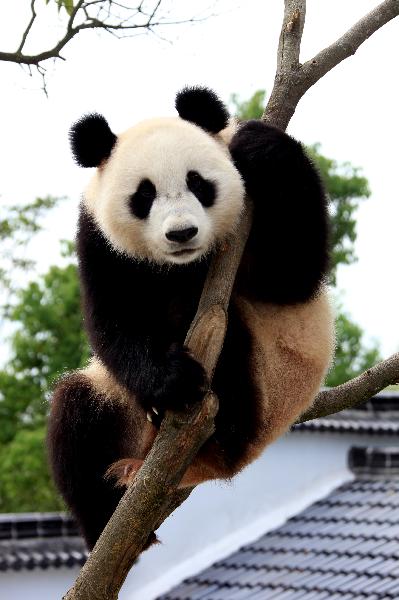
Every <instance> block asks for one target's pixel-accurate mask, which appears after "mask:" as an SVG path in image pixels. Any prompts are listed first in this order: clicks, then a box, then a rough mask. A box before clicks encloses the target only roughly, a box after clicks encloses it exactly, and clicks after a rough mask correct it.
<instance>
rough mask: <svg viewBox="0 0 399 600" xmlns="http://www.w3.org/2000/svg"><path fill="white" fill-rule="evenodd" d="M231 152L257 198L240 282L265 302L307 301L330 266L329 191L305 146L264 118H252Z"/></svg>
mask: <svg viewBox="0 0 399 600" xmlns="http://www.w3.org/2000/svg"><path fill="white" fill-rule="evenodd" d="M230 151H231V154H232V158H233V160H234V163H235V165H236V167H237V168H238V170H239V171H240V173H241V175H242V177H243V179H244V182H245V186H246V190H247V193H248V195H249V196H250V197H251V198H252V200H253V202H254V219H253V227H252V231H251V234H250V237H249V240H248V244H247V250H246V260H245V262H244V263H243V265H242V269H241V273H240V279H239V281H240V283H241V286H242V287H243V291H244V293H246V294H248V295H250V296H252V297H253V298H254V299H259V300H260V301H266V302H274V303H279V304H291V303H295V302H302V301H306V300H308V299H309V298H311V297H312V296H313V295H314V294H315V293H316V292H317V290H318V288H319V286H320V283H321V282H322V281H324V279H325V277H326V273H327V271H328V266H329V225H328V211H327V200H326V195H325V192H324V189H323V185H322V183H321V180H320V177H319V174H318V172H317V170H316V169H315V167H314V165H313V164H312V162H311V160H310V159H309V158H308V156H307V155H306V153H305V151H304V149H303V147H302V145H301V144H300V143H299V142H297V141H296V140H294V139H293V138H291V137H290V136H288V135H287V134H285V133H283V132H282V131H280V130H278V129H276V128H274V127H271V126H269V125H266V124H265V123H262V122H261V121H248V122H247V123H245V124H244V125H242V126H241V127H240V128H239V129H238V131H237V133H236V134H235V135H234V137H233V139H232V141H231V144H230Z"/></svg>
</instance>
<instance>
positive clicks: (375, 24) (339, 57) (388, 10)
mask: <svg viewBox="0 0 399 600" xmlns="http://www.w3.org/2000/svg"><path fill="white" fill-rule="evenodd" d="M398 15H399V0H385V2H382V3H381V4H380V5H379V6H377V7H376V8H374V10H372V11H371V12H369V13H368V14H367V15H365V16H364V17H363V18H362V19H360V21H358V22H357V23H356V24H355V25H354V26H353V27H351V28H350V29H349V30H348V31H347V32H346V33H345V34H344V35H343V36H342V37H340V38H339V39H338V40H337V41H336V42H334V43H333V44H331V46H328V47H327V48H324V50H321V52H319V53H318V54H316V56H314V57H313V58H312V59H310V60H308V61H307V62H306V63H304V64H303V65H302V67H301V72H302V74H303V78H304V81H305V82H306V90H308V89H309V88H310V87H311V86H312V85H314V84H315V83H316V82H317V81H318V80H319V79H320V78H321V77H323V75H325V74H326V73H328V71H331V69H333V68H334V67H336V66H337V65H338V64H339V63H340V62H341V61H343V60H344V59H345V58H348V57H350V56H352V55H353V54H355V52H356V51H357V50H358V48H359V46H360V45H361V44H363V42H365V41H366V40H367V39H368V38H369V37H370V36H371V35H373V33H375V32H376V31H378V29H380V28H381V27H382V26H383V25H385V24H386V23H388V22H389V21H391V20H392V19H394V18H395V17H397V16H398Z"/></svg>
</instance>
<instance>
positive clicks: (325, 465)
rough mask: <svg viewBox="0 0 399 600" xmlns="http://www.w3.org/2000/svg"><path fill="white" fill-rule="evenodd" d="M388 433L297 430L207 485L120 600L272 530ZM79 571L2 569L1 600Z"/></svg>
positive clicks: (148, 592) (55, 586) (58, 589)
mask: <svg viewBox="0 0 399 600" xmlns="http://www.w3.org/2000/svg"><path fill="white" fill-rule="evenodd" d="M389 443H390V442H389V439H387V438H385V439H384V438H383V437H377V436H373V437H369V436H355V435H342V434H327V433H323V434H317V433H311V434H309V433H304V432H303V433H294V434H290V435H287V436H285V437H283V438H281V439H280V440H278V441H277V442H275V443H274V444H273V445H272V446H270V447H269V448H268V449H267V450H266V451H265V452H264V454H263V455H262V456H261V457H260V458H259V459H258V460H257V461H256V462H255V463H253V464H252V465H251V466H250V467H248V468H247V469H246V470H245V471H244V472H243V473H241V474H240V475H239V476H238V477H236V478H235V479H234V481H233V482H232V483H229V484H226V483H207V484H203V485H202V486H199V487H198V488H197V489H196V490H195V491H194V492H193V493H192V494H191V496H190V498H189V499H188V500H187V501H186V502H185V503H184V505H183V506H181V507H180V508H179V509H177V510H176V511H175V513H174V514H173V515H172V516H171V517H170V518H169V519H168V520H167V521H166V522H165V523H164V524H163V525H162V526H161V527H160V529H159V530H158V537H159V538H160V540H161V541H162V544H161V545H158V546H154V547H152V548H151V549H150V550H148V551H147V552H145V553H144V554H143V555H142V557H141V558H140V561H139V563H138V564H137V565H136V566H135V568H134V569H133V570H132V572H131V573H130V575H129V576H128V578H127V580H126V583H125V585H124V587H123V590H122V592H121V594H120V600H153V599H154V598H156V596H157V595H159V594H161V593H163V592H165V591H167V590H168V589H170V588H171V587H173V586H174V585H176V584H177V583H179V582H180V581H181V580H182V579H183V578H185V577H188V576H189V575H192V574H194V573H197V572H198V571H200V570H201V569H203V568H205V567H207V566H209V565H210V564H211V563H212V562H214V561H215V560H218V559H220V558H222V557H223V556H226V555H228V554H230V553H231V552H233V551H235V550H236V549H238V548H239V547H240V546H242V545H243V544H245V543H248V542H250V541H252V540H254V539H257V538H258V537H260V536H261V535H262V534H263V533H265V532H266V531H269V530H270V529H274V528H275V527H278V526H280V525H281V524H282V523H284V522H285V520H286V519H287V518H289V517H290V516H292V515H293V514H296V513H297V512H299V511H300V510H302V509H303V508H305V507H306V506H308V505H309V504H311V503H312V502H314V501H315V500H317V499H318V498H320V497H323V496H324V495H326V494H328V493H329V491H331V490H332V489H334V488H335V487H337V486H338V485H340V484H341V483H343V482H344V481H346V480H348V479H350V478H351V477H352V475H351V473H350V472H349V471H348V469H347V466H346V460H347V453H348V450H349V448H350V447H351V446H352V445H356V444H357V445H374V446H376V445H389ZM77 573H78V569H49V570H45V571H42V570H35V571H20V572H17V573H15V572H12V571H11V572H6V573H1V574H0V599H1V600H2V599H3V598H4V599H7V600H26V598H29V600H61V598H62V596H63V594H64V593H65V592H66V591H67V590H68V589H69V587H71V585H72V583H73V581H74V579H75V577H76V575H77Z"/></svg>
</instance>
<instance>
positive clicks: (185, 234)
mask: <svg viewBox="0 0 399 600" xmlns="http://www.w3.org/2000/svg"><path fill="white" fill-rule="evenodd" d="M197 233H198V227H187V228H186V229H175V230H173V231H167V232H166V233H165V235H166V237H167V239H168V240H170V241H171V242H178V243H179V244H183V243H184V242H188V240H191V239H192V238H193V237H194V236H196V235H197Z"/></svg>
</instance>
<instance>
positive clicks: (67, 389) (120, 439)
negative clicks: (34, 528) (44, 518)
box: [48, 374, 138, 549]
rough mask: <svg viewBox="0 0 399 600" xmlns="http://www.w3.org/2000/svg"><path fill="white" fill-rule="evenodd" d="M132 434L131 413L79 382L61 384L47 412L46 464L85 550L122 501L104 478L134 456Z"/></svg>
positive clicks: (77, 377) (75, 379)
mask: <svg viewBox="0 0 399 600" xmlns="http://www.w3.org/2000/svg"><path fill="white" fill-rule="evenodd" d="M134 434H135V431H134V424H133V418H132V411H130V412H129V410H127V409H126V407H124V406H122V405H121V404H118V403H117V402H114V403H112V402H109V401H108V402H107V401H106V400H105V399H104V398H101V397H99V396H96V395H95V394H94V393H93V391H92V389H91V386H90V384H89V382H88V381H87V380H86V379H85V377H84V376H82V375H78V374H74V375H70V376H68V377H66V378H65V379H64V380H62V381H61V383H60V384H59V386H58V388H57V390H56V392H55V394H54V397H53V401H52V407H51V418H50V424H49V431H48V442H49V448H50V463H51V466H52V471H53V475H54V479H55V482H56V484H57V486H58V489H59V490H60V492H61V494H62V496H63V498H64V500H65V502H66V503H67V504H68V506H69V508H70V509H71V511H72V513H73V515H74V516H75V518H76V519H77V521H78V523H79V524H80V527H81V529H82V534H83V535H84V537H85V539H86V541H87V544H88V546H89V548H90V549H91V548H92V547H93V546H94V544H95V543H96V540H97V538H98V537H99V535H100V533H101V532H102V530H103V529H104V526H105V525H106V523H107V522H108V520H109V518H110V516H111V515H112V513H113V511H114V510H115V507H116V505H117V504H118V502H119V500H120V499H121V497H122V495H123V490H120V489H117V488H116V487H115V486H114V485H113V483H112V482H110V481H106V480H105V479H104V474H105V472H106V470H107V468H108V467H109V466H110V465H111V464H112V463H113V462H114V461H117V460H119V459H121V458H126V456H134V455H135V450H136V449H135V448H134V441H135V440H137V439H138V436H137V434H136V435H134Z"/></svg>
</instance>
